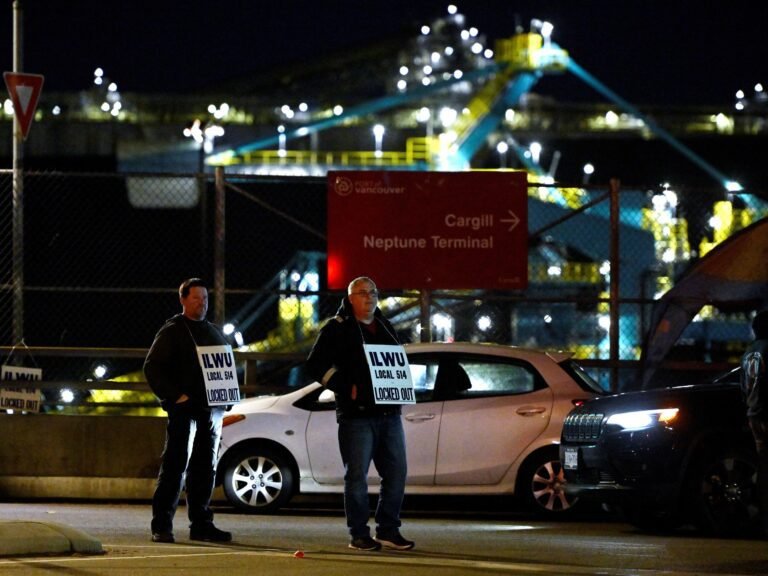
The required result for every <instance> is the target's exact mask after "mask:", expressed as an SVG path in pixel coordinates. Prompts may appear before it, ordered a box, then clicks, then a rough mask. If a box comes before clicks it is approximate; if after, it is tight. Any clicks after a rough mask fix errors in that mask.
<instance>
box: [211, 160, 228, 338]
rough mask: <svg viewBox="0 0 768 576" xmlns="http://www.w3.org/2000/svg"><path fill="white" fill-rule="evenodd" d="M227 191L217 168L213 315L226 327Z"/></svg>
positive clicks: (218, 167) (222, 173) (219, 323)
mask: <svg viewBox="0 0 768 576" xmlns="http://www.w3.org/2000/svg"><path fill="white" fill-rule="evenodd" d="M225 216H226V189H225V186H224V168H223V167H222V166H217V167H216V216H215V221H214V224H213V226H214V233H213V237H214V242H215V245H214V247H213V270H214V271H213V289H214V292H215V293H216V301H215V304H214V309H213V314H214V318H215V321H216V323H217V324H218V325H219V326H223V325H224V309H225V308H224V303H225V297H224V291H225V279H224V275H225V274H224V273H225V254H226V249H225V247H226V218H225Z"/></svg>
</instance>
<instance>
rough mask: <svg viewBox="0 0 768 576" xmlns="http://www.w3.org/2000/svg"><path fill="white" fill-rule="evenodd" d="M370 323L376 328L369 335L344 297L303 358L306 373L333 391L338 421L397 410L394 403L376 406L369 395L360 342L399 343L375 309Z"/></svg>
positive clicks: (369, 381)
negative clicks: (305, 363)
mask: <svg viewBox="0 0 768 576" xmlns="http://www.w3.org/2000/svg"><path fill="white" fill-rule="evenodd" d="M374 323H375V324H376V331H375V333H374V334H371V333H370V332H369V331H368V330H367V329H366V327H365V326H364V325H362V324H360V323H359V322H358V321H357V319H356V318H355V315H354V314H353V312H352V304H351V303H350V301H349V298H347V297H345V298H344V300H342V302H341V306H339V310H338V312H337V313H336V316H334V317H333V318H331V319H330V320H328V322H326V324H325V325H324V326H323V328H322V329H321V330H320V334H319V335H318V336H317V340H315V344H314V346H313V347H312V350H311V352H310V353H309V357H308V358H307V369H308V371H309V374H310V375H311V376H312V377H313V378H314V379H315V380H317V381H318V382H320V383H321V384H323V385H324V386H326V387H328V388H329V389H330V390H333V392H334V393H335V394H336V417H337V419H338V420H341V419H343V418H355V417H365V416H375V415H379V414H396V413H399V412H400V407H399V406H396V405H381V406H377V405H376V402H375V400H374V398H373V384H372V383H371V373H370V369H369V367H368V362H367V361H366V358H365V350H364V349H363V344H393V345H398V344H400V342H399V341H398V339H397V335H396V334H395V329H394V328H393V327H392V324H390V323H389V321H388V320H387V319H386V318H384V315H383V314H382V313H381V310H379V309H378V308H376V311H375V313H374Z"/></svg>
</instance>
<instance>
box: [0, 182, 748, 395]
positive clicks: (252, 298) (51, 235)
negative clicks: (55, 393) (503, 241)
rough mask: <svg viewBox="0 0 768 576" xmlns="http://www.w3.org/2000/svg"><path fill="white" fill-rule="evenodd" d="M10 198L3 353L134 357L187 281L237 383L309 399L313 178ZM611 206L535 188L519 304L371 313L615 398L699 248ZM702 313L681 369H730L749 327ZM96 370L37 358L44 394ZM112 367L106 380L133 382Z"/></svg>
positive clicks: (643, 196) (51, 189) (134, 364)
mask: <svg viewBox="0 0 768 576" xmlns="http://www.w3.org/2000/svg"><path fill="white" fill-rule="evenodd" d="M15 187H16V189H14V178H13V174H12V173H11V172H10V171H4V172H0V246H2V249H1V250H2V251H0V345H2V346H5V347H11V346H14V345H17V344H19V343H20V342H21V341H22V339H23V342H24V344H26V345H27V346H30V347H32V349H33V350H34V349H35V348H37V347H65V348H69V349H73V348H75V349H76V348H109V349H117V348H119V349H142V348H147V347H148V346H149V344H150V343H151V341H152V338H153V336H154V334H155V332H156V330H157V329H158V327H159V326H160V325H161V324H162V323H163V321H164V320H165V319H167V318H168V317H170V316H172V315H173V314H175V313H177V312H178V311H179V303H178V296H177V286H178V284H179V283H180V281H181V280H182V279H184V278H187V277H190V276H200V277H203V278H206V279H208V280H209V282H210V285H211V288H212V289H211V314H209V316H210V317H212V318H215V320H216V321H217V322H221V323H231V324H232V326H233V337H235V336H236V337H237V338H238V339H239V338H242V342H243V343H244V346H245V347H247V350H249V351H250V352H251V353H253V354H255V355H258V360H255V359H254V360H252V362H251V364H250V365H251V368H252V370H251V371H250V372H249V376H248V379H249V382H250V383H251V384H257V383H262V382H266V383H269V384H276V385H286V384H288V385H296V384H302V383H304V382H302V381H301V380H302V378H303V376H302V375H301V373H300V364H301V363H300V361H298V360H297V358H300V357H302V356H303V355H304V354H306V352H307V350H308V349H309V347H310V346H311V344H312V342H313V340H314V337H315V335H316V334H317V330H318V329H319V326H321V325H322V323H323V321H324V320H325V319H327V318H328V317H330V316H332V315H333V314H334V313H335V311H336V308H337V306H338V304H339V303H340V300H341V297H342V293H340V292H334V291H328V290H326V289H325V286H326V283H325V278H326V271H325V266H326V263H325V251H326V240H325V238H326V180H325V179H323V178H290V177H281V178H265V177H245V176H241V175H238V176H229V175H224V174H223V173H220V178H219V180H218V181H217V180H216V178H214V175H213V174H205V175H200V174H198V175H184V174H182V175H159V174H151V175H142V174H62V173H25V174H24V177H23V182H21V183H19V182H16V185H15ZM614 192H615V194H614V195H611V194H610V193H609V190H608V189H607V188H600V187H592V188H589V189H585V188H583V187H554V186H538V185H537V186H531V187H530V189H529V208H528V226H529V254H528V274H529V283H528V287H527V289H525V290H523V291H516V292H502V291H485V290H464V291H450V292H448V291H440V290H435V291H429V292H427V293H425V292H413V291H411V292H409V291H400V292H397V291H393V292H386V293H384V294H383V295H382V296H383V297H382V299H381V306H382V307H383V308H384V309H385V311H386V313H387V314H388V316H389V317H390V318H392V320H393V321H394V323H395V326H396V327H397V328H398V330H399V332H400V334H401V336H402V337H403V339H404V340H406V341H418V340H420V339H425V338H428V339H431V340H447V341H450V340H456V341H475V342H498V343H504V344H516V345H521V346H534V347H539V348H561V349H562V348H564V349H569V350H573V351H574V352H575V353H576V355H577V357H579V358H581V359H582V361H583V363H584V364H585V365H587V366H589V367H590V368H591V369H592V370H594V371H595V372H596V373H597V374H598V375H599V376H600V377H601V379H603V380H604V382H605V386H606V387H607V388H609V387H610V388H613V389H620V388H626V387H628V386H629V385H630V381H631V379H632V378H633V371H634V369H635V362H636V360H637V359H638V358H639V354H640V348H641V345H642V341H643V335H644V334H645V332H646V331H647V329H648V323H649V316H650V309H651V304H652V301H653V299H654V298H656V297H658V295H659V294H660V293H663V292H664V291H665V289H667V288H669V286H671V284H672V282H673V280H674V278H675V276H676V275H677V274H678V273H679V272H680V270H681V269H683V268H685V267H686V266H687V265H688V264H689V263H690V261H691V258H692V257H693V255H694V253H695V252H697V251H698V246H694V245H692V243H693V244H698V243H700V242H704V241H706V240H708V239H709V237H708V236H707V232H706V231H705V230H703V229H702V223H701V222H696V223H695V231H692V230H691V226H692V225H693V224H692V223H691V222H689V221H688V220H687V219H686V218H684V217H680V216H679V211H680V209H679V208H678V207H676V206H673V205H672V202H671V201H670V205H668V206H661V205H660V202H662V201H663V198H664V195H663V194H661V195H659V194H658V192H659V191H658V190H652V191H649V190H647V189H639V190H638V189H632V190H625V189H616V190H614ZM612 197H613V198H614V200H613V202H615V204H613V205H612V203H611V202H612V200H611V198H612ZM659 197H661V198H662V200H659ZM612 207H613V210H612ZM371 274H372V276H374V278H375V271H372V272H371ZM612 275H613V277H614V282H613V283H612V282H611V278H612ZM612 302H613V303H614V304H615V306H614V309H612V307H611V303H612ZM711 314H713V322H712V330H710V332H709V334H708V335H707V338H706V339H705V340H702V341H698V342H694V343H692V345H691V347H690V351H689V352H690V354H689V358H688V359H690V360H700V361H703V360H708V361H715V362H723V363H728V362H733V361H735V359H736V358H738V354H739V353H740V351H741V348H742V347H743V344H744V342H745V341H746V340H747V339H748V337H749V333H748V329H747V328H746V326H747V324H746V322H745V318H744V317H743V316H739V315H738V314H737V315H735V316H729V315H723V314H718V313H717V311H714V312H711ZM714 320H716V321H714ZM612 322H613V323H614V326H615V323H618V329H616V330H613V331H612V330H611V325H612ZM717 330H723V333H722V334H718V333H717ZM245 347H244V348H243V350H246V348H245ZM7 349H8V348H6V350H7ZM102 356H103V355H101V354H100V355H98V358H96V357H85V358H83V357H77V358H74V357H54V356H46V359H45V369H46V378H47V379H63V380H75V379H84V378H86V377H87V374H88V373H89V371H90V370H91V368H92V365H93V364H94V363H96V362H97V361H98V362H100V363H101V362H103V358H102ZM134 356H135V355H134ZM110 362H111V364H112V365H111V374H110V375H109V376H107V377H111V376H112V375H114V374H120V373H123V374H124V373H127V372H131V371H136V370H138V368H139V367H140V359H137V358H131V359H125V358H123V359H121V358H112V359H111V360H110ZM612 371H613V374H611V372H612Z"/></svg>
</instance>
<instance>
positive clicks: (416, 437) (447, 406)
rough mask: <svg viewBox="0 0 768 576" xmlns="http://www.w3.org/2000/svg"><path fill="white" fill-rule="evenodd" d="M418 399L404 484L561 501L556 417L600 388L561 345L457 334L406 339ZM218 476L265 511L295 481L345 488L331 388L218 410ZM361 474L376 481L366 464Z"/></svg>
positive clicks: (549, 505)
mask: <svg viewBox="0 0 768 576" xmlns="http://www.w3.org/2000/svg"><path fill="white" fill-rule="evenodd" d="M406 351H407V354H408V361H409V363H410V366H411V374H412V378H413V383H414V389H415V391H416V400H417V401H416V404H411V405H405V406H403V425H404V428H405V438H406V445H407V458H408V478H407V486H406V494H461V495H480V494H485V495H491V494H510V495H512V494H514V495H517V496H518V497H519V498H521V499H522V501H523V502H525V503H526V504H528V505H530V506H531V507H532V508H533V509H534V510H537V511H539V512H542V513H548V514H560V513H564V512H566V511H568V510H569V509H570V508H571V506H572V505H573V504H574V500H573V499H569V498H568V497H567V496H566V494H565V492H564V490H563V484H564V480H563V472H562V469H561V466H560V462H559V456H558V447H559V443H560V434H561V429H562V424H563V419H564V418H565V416H566V415H567V414H568V412H570V410H571V409H572V408H573V407H574V406H575V405H578V404H580V403H581V402H583V401H585V400H587V399H590V398H594V397H596V396H598V395H601V394H603V393H604V392H603V390H602V389H601V388H600V387H599V385H598V384H597V383H596V382H595V381H594V380H592V379H591V378H590V377H589V376H588V375H587V374H586V373H585V372H584V371H583V370H582V369H581V368H580V367H579V366H578V365H577V364H576V363H575V362H574V361H573V360H572V359H571V355H570V354H567V353H562V352H543V351H539V350H529V349H524V348H517V347H513V346H501V345H493V344H465V343H424V344H410V345H406ZM219 456H220V458H219V466H218V477H219V480H220V482H221V483H222V484H223V489H224V494H225V495H226V497H227V499H228V500H229V501H230V502H231V503H232V504H233V505H234V506H236V507H237V508H240V509H242V510H246V511H248V512H254V513H271V512H274V511H275V510H277V509H278V508H280V507H281V506H284V505H285V504H286V503H287V502H288V501H289V500H290V498H291V497H292V496H293V495H294V494H296V493H297V492H301V493H303V494H311V493H342V492H343V486H344V467H343V466H342V463H341V456H340V455H339V447H338V441H337V424H336V412H335V403H334V395H333V393H332V392H331V391H330V390H327V389H324V388H323V387H322V386H321V385H320V384H318V383H313V384H310V385H308V386H305V387H303V388H301V389H299V390H296V391H294V392H290V393H288V394H285V395H282V396H271V397H261V398H249V399H246V400H243V401H242V402H240V403H239V404H237V405H236V406H235V407H234V408H233V409H232V411H231V412H229V413H228V414H227V415H226V417H225V419H224V430H223V433H222V439H221V448H220V452H219ZM369 484H370V489H371V492H372V493H376V492H377V491H378V484H379V480H378V477H377V475H376V470H375V467H374V466H371V472H370V475H369Z"/></svg>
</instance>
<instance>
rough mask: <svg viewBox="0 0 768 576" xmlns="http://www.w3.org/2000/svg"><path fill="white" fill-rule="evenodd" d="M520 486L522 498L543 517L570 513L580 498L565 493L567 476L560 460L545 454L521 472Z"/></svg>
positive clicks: (536, 458)
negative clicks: (521, 487) (522, 490)
mask: <svg viewBox="0 0 768 576" xmlns="http://www.w3.org/2000/svg"><path fill="white" fill-rule="evenodd" d="M520 474H521V478H520V480H521V481H520V482H519V483H518V485H520V486H523V489H524V492H523V493H522V497H523V498H524V499H525V500H526V502H527V505H528V507H529V508H531V509H532V510H533V511H534V512H536V513H538V514H541V515H545V516H547V515H556V514H557V515H559V514H566V513H568V512H569V511H570V510H571V508H572V507H573V506H574V505H575V504H576V502H577V501H578V498H577V497H575V496H569V495H568V494H567V493H566V492H565V484H566V480H565V474H564V471H563V467H562V465H561V463H560V460H559V459H558V458H557V457H554V456H553V455H551V454H548V453H544V454H542V455H539V456H537V457H535V458H534V459H533V460H531V461H530V462H529V463H528V464H526V466H525V467H524V468H523V469H522V470H521V472H520Z"/></svg>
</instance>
